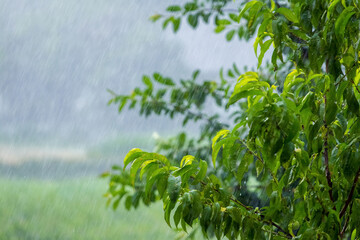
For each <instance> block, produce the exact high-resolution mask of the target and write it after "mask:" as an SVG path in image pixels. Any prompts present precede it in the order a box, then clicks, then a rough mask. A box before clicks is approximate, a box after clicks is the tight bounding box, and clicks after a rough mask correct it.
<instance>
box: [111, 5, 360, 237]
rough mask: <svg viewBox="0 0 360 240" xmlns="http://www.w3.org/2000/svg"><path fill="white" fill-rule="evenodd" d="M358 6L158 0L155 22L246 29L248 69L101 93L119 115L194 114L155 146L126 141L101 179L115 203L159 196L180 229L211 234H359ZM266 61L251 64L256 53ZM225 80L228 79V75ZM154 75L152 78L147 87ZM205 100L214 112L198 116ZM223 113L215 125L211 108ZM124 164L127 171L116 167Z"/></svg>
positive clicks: (239, 32)
mask: <svg viewBox="0 0 360 240" xmlns="http://www.w3.org/2000/svg"><path fill="white" fill-rule="evenodd" d="M359 6H360V2H359V1H358V0H341V1H340V0H331V1H330V0H289V1H278V2H277V1H273V0H271V1H265V0H264V1H260V0H254V1H245V2H241V3H237V1H226V0H212V1H205V0H204V1H192V2H188V3H186V4H185V5H184V6H170V7H168V8H167V11H168V13H169V14H170V15H166V16H165V15H155V16H153V17H152V18H151V19H152V20H154V21H157V20H159V19H163V26H164V28H165V27H167V26H168V25H169V24H172V26H173V30H174V31H175V32H176V31H178V29H179V26H180V23H181V21H182V19H184V18H186V19H187V21H188V23H189V24H190V25H191V26H193V27H194V28H195V27H196V26H197V25H198V23H199V22H200V21H204V22H205V23H211V19H214V24H215V25H216V26H215V32H216V33H220V32H226V39H227V40H228V41H231V40H234V39H235V36H238V37H239V39H245V40H249V39H251V37H252V36H255V37H256V38H255V42H254V50H255V54H256V55H257V57H258V62H259V64H258V70H257V71H247V72H243V73H241V72H240V71H239V69H238V67H237V66H236V65H234V66H233V68H232V69H229V70H228V71H227V76H226V78H227V79H225V77H224V74H223V71H222V70H221V71H220V80H221V81H220V83H219V82H218V81H203V82H202V83H199V82H197V81H196V79H197V78H198V75H199V71H195V72H194V74H193V76H192V78H191V79H189V80H181V81H180V83H179V84H176V82H175V81H173V80H172V79H170V78H168V77H164V76H162V75H161V74H159V73H155V74H153V76H152V77H149V76H144V77H143V82H144V85H145V88H143V89H141V88H136V89H135V90H134V91H133V92H132V94H130V95H126V96H123V95H122V96H117V95H115V96H114V98H113V99H112V100H111V102H113V103H117V104H119V106H120V107H119V110H120V111H121V110H122V108H123V107H124V106H126V105H127V104H129V106H130V108H134V107H136V106H137V105H138V106H139V107H140V113H141V114H145V115H150V114H152V113H154V114H165V115H168V116H169V117H173V116H175V115H179V114H180V115H183V116H184V122H183V124H184V125H185V124H186V123H187V122H188V121H189V120H190V121H202V128H201V134H200V135H201V136H199V138H198V139H189V140H188V139H187V138H188V137H187V135H186V134H185V133H181V134H179V135H178V136H177V137H176V138H174V139H170V140H167V141H162V142H160V143H159V144H158V149H157V151H156V153H149V152H144V151H142V150H140V149H136V148H135V149H132V150H131V151H130V152H129V153H128V154H127V155H126V157H125V159H124V165H123V166H121V167H120V166H114V167H113V170H112V171H111V172H110V173H107V174H105V175H109V177H110V185H109V191H108V193H107V196H108V198H109V203H111V202H112V204H113V207H114V208H116V207H117V206H118V204H119V202H120V200H121V199H122V198H123V197H125V206H126V208H128V209H130V208H131V206H134V207H136V206H137V205H138V204H139V201H140V200H142V201H143V202H144V203H145V204H149V203H151V202H153V201H156V200H162V201H163V204H164V217H165V220H166V222H167V223H168V224H169V225H170V226H171V225H173V226H175V227H177V228H181V229H182V230H184V231H187V229H189V226H193V225H195V224H198V225H199V226H200V227H201V230H202V233H203V234H204V236H216V237H217V238H218V239H220V238H222V237H227V238H228V239H238V238H239V237H240V238H241V239H286V238H287V239H293V238H294V239H342V238H351V239H352V240H353V239H356V238H358V237H359V236H360V212H359V210H360V186H359V184H358V178H359V175H360V152H359V144H360V119H359V116H360V109H359V99H360V86H359V80H360V67H359V52H360V46H359V45H360V38H359V34H360V32H359V29H360V8H359ZM268 51H272V55H271V62H270V63H269V64H267V65H266V66H265V67H263V63H262V61H263V58H264V56H265V54H266V52H268ZM236 79H237V80H236ZM154 83H156V84H154ZM209 98H211V99H213V100H214V101H215V103H216V104H217V106H218V114H214V115H211V114H210V115H209V113H207V112H203V111H204V110H203V109H205V108H204V106H205V104H206V103H207V102H208V99H209ZM224 109H225V110H226V111H228V112H230V113H231V116H230V117H229V118H228V119H230V120H231V121H230V122H226V123H224V122H223V121H221V119H223V118H220V117H219V116H221V115H223V114H225V113H224ZM128 165H131V166H130V170H129V171H128V170H125V168H126V167H127V166H128Z"/></svg>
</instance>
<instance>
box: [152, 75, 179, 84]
mask: <svg viewBox="0 0 360 240" xmlns="http://www.w3.org/2000/svg"><path fill="white" fill-rule="evenodd" d="M154 80H155V81H156V82H158V83H161V84H163V85H167V86H174V85H175V83H174V82H173V81H172V80H171V79H170V78H163V77H162V76H161V75H160V74H159V73H154Z"/></svg>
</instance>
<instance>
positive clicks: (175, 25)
mask: <svg viewBox="0 0 360 240" xmlns="http://www.w3.org/2000/svg"><path fill="white" fill-rule="evenodd" d="M172 23H173V31H174V33H176V32H177V31H178V30H179V28H180V23H181V18H174V19H173V20H172Z"/></svg>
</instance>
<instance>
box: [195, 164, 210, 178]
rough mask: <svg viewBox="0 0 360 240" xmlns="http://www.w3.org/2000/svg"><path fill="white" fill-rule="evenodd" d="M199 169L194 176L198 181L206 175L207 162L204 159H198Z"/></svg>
mask: <svg viewBox="0 0 360 240" xmlns="http://www.w3.org/2000/svg"><path fill="white" fill-rule="evenodd" d="M199 167H200V170H199V172H198V173H197V174H196V176H195V178H196V179H197V180H199V181H201V180H203V179H204V178H205V176H206V172H207V163H206V162H205V161H204V160H200V164H199Z"/></svg>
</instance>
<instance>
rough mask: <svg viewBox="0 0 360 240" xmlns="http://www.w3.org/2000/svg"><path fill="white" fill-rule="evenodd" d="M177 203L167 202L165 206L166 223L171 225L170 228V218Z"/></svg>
mask: <svg viewBox="0 0 360 240" xmlns="http://www.w3.org/2000/svg"><path fill="white" fill-rule="evenodd" d="M175 205H176V203H175V202H173V201H166V202H165V206H164V210H165V212H164V219H165V221H166V223H167V224H168V225H169V227H171V224H170V216H171V211H172V210H173V209H174V208H175Z"/></svg>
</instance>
